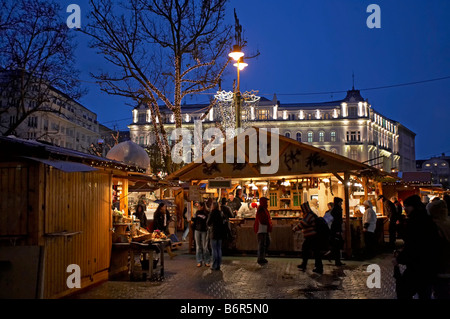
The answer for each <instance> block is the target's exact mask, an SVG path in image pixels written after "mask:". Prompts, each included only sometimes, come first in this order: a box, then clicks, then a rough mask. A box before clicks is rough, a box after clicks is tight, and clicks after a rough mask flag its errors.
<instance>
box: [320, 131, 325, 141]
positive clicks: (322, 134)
mask: <svg viewBox="0 0 450 319" xmlns="http://www.w3.org/2000/svg"><path fill="white" fill-rule="evenodd" d="M324 141H325V132H324V131H320V132H319V142H324Z"/></svg>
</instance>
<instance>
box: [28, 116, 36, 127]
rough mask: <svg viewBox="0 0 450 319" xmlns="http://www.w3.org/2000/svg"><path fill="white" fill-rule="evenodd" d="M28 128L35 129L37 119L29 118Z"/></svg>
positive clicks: (34, 117)
mask: <svg viewBox="0 0 450 319" xmlns="http://www.w3.org/2000/svg"><path fill="white" fill-rule="evenodd" d="M28 127H34V128H37V117H36V116H31V117H29V118H28Z"/></svg>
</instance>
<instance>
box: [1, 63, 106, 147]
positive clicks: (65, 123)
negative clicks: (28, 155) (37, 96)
mask: <svg viewBox="0 0 450 319" xmlns="http://www.w3.org/2000/svg"><path fill="white" fill-rule="evenodd" d="M8 80H9V78H8V73H7V72H5V71H3V72H1V76H0V85H1V84H2V83H6V81H8ZM41 85H42V84H41ZM36 86H37V85H36ZM36 86H30V87H31V90H36V91H37V90H38V88H36ZM3 87H4V86H3ZM2 93H4V94H0V123H1V124H2V125H1V126H0V133H1V134H3V133H5V132H6V131H7V128H8V127H9V126H8V125H11V124H13V123H17V122H16V121H17V118H16V115H15V108H16V106H14V105H15V103H17V102H15V98H14V95H13V96H11V95H9V96H8V94H6V92H2ZM46 94H47V95H48V98H49V100H50V102H46V103H45V108H46V110H47V111H37V112H35V113H32V114H30V115H29V116H28V117H27V118H26V119H25V121H23V122H22V123H21V124H20V125H19V126H18V127H17V129H16V130H15V131H14V133H13V135H15V136H17V137H19V138H23V139H28V140H39V141H43V142H47V143H50V144H52V145H56V146H61V147H65V148H69V149H73V150H77V151H81V152H86V153H87V152H89V149H90V145H91V144H92V143H95V144H96V143H98V139H99V138H100V134H99V124H98V122H97V114H96V113H94V112H92V111H90V110H89V109H87V108H86V107H84V106H83V105H81V104H80V103H78V102H77V101H74V100H73V99H70V98H69V97H68V96H67V95H66V94H65V93H63V92H61V91H59V90H58V89H56V88H54V87H49V90H48V92H46ZM33 103H36V102H35V101H33V100H32V99H30V100H29V101H26V102H25V108H33V105H34V104H33ZM49 110H51V111H49Z"/></svg>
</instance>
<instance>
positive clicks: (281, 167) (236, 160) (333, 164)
mask: <svg viewBox="0 0 450 319" xmlns="http://www.w3.org/2000/svg"><path fill="white" fill-rule="evenodd" d="M261 133H262V134H261ZM264 134H266V136H265V137H264V136H263V135H264ZM262 136H263V137H262ZM276 144H278V147H277V145H276ZM255 146H257V147H255ZM232 150H234V151H232ZM227 151H228V154H227ZM266 151H267V152H266ZM230 154H232V155H233V156H231V155H230ZM267 154H268V156H265V155H267ZM227 155H229V159H231V161H230V160H227ZM214 160H215V161H214ZM271 168H273V169H271ZM268 171H269V173H267V172H268ZM330 173H331V174H339V173H348V174H354V175H367V176H374V175H387V173H384V172H382V171H380V170H378V169H376V168H374V167H371V166H368V165H366V164H363V163H361V162H358V161H355V160H352V159H349V158H347V157H344V156H341V155H338V154H334V153H331V152H328V151H325V150H322V149H319V148H316V147H313V146H311V145H308V144H304V143H301V142H297V141H295V140H293V139H290V138H287V137H284V136H282V135H278V134H275V133H272V132H270V131H266V130H262V129H258V128H252V129H250V130H247V131H246V132H244V133H241V134H240V135H238V136H236V137H234V138H233V139H229V140H227V141H225V143H223V144H222V145H220V146H218V147H217V148H215V150H213V151H212V152H210V153H207V154H206V155H204V156H203V157H202V159H201V161H200V160H197V161H194V162H193V163H190V164H188V165H186V166H184V167H183V168H182V169H180V170H178V171H177V172H175V173H173V174H171V175H169V176H168V178H167V179H168V180H180V181H191V180H208V179H214V178H218V177H221V178H231V179H233V178H236V179H240V178H252V179H253V180H258V179H261V180H265V179H267V178H269V177H271V176H272V177H275V176H279V177H283V178H296V177H301V176H311V175H315V176H320V175H321V174H324V175H330Z"/></svg>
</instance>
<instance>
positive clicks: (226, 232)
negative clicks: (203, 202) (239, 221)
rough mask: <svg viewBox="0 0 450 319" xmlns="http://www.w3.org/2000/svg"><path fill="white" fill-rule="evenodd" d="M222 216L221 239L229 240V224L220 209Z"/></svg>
mask: <svg viewBox="0 0 450 319" xmlns="http://www.w3.org/2000/svg"><path fill="white" fill-rule="evenodd" d="M220 213H221V216H222V227H223V228H222V234H223V240H230V239H231V238H232V234H231V225H230V221H229V220H228V218H227V217H226V216H225V214H224V213H223V212H222V211H220Z"/></svg>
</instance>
